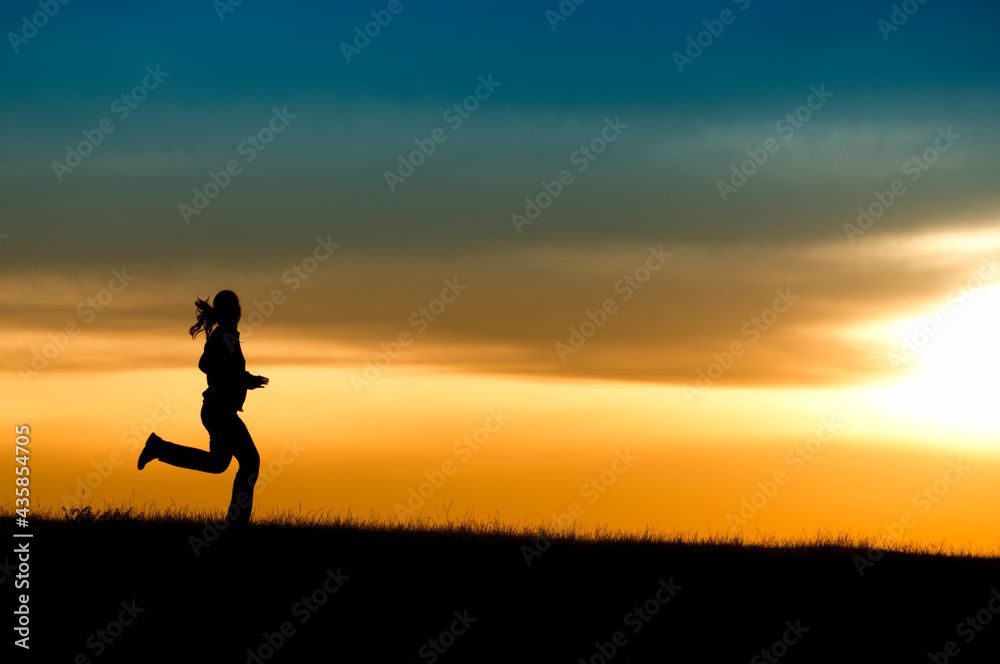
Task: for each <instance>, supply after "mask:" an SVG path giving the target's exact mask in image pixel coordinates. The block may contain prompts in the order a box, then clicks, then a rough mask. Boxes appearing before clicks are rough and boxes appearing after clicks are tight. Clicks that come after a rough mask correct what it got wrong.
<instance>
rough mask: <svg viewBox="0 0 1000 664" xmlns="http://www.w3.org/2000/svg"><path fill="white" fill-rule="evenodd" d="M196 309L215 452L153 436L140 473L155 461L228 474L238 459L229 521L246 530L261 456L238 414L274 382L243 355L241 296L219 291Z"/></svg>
mask: <svg viewBox="0 0 1000 664" xmlns="http://www.w3.org/2000/svg"><path fill="white" fill-rule="evenodd" d="M195 306H196V307H198V321H197V322H196V323H195V324H194V325H192V326H191V329H190V330H188V331H189V332H190V333H191V338H192V339H193V338H195V337H196V336H197V335H198V332H200V331H202V330H204V331H205V336H206V337H207V339H206V341H205V352H204V353H203V354H202V356H201V359H200V360H199V361H198V368H199V369H201V370H202V371H203V372H205V373H206V374H207V376H208V389H207V390H205V391H204V392H203V393H202V396H204V403H203V405H202V407H201V422H202V424H204V425H205V428H206V429H208V435H209V451H208V452H206V451H205V450H200V449H198V448H195V447H184V446H183V445H176V444H174V443H168V442H167V441H165V440H163V439H162V438H160V437H159V436H157V435H156V434H155V433H151V434H149V438H148V439H147V440H146V446H145V447H144V448H143V450H142V452H141V453H140V454H139V470H142V469H143V467H144V466H145V465H146V464H147V463H149V462H150V461H152V460H153V459H159V460H160V461H162V462H163V463H168V464H170V465H171V466H177V467H178V468H190V469H191V470H200V471H202V472H206V473H222V472H224V471H225V470H226V468H228V467H229V462H230V460H231V459H232V458H233V457H236V461H237V463H239V464H240V467H239V470H237V471H236V480H235V481H234V482H233V497H232V502H231V504H230V505H229V511H228V513H227V517H226V522H227V524H235V525H245V524H246V523H247V522H249V520H250V511H251V509H252V508H253V487H254V484H256V482H257V473H258V472H259V471H260V455H259V454H258V453H257V448H256V447H255V446H254V444H253V440H252V439H251V438H250V432H249V431H247V427H246V425H245V424H243V420H241V419H240V417H239V415H237V411H242V410H243V401H244V400H245V399H246V396H247V390H252V389H256V388H258V387H264V386H265V385H267V383H268V380H267V378H264V377H263V376H253V375H251V374H250V373H248V372H247V370H246V360H244V359H243V351H242V350H240V333H239V331H238V330H237V329H236V324H237V323H238V322H239V320H240V315H241V310H240V301H239V299H238V298H237V297H236V293H234V292H232V291H228V290H224V291H219V293H218V295H216V296H215V300H214V302H213V303H212V304H209V303H208V302H206V301H204V300H202V299H200V298H199V299H198V300H196V301H195Z"/></svg>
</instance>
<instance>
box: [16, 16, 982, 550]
mask: <svg viewBox="0 0 1000 664" xmlns="http://www.w3.org/2000/svg"><path fill="white" fill-rule="evenodd" d="M903 4H905V5H906V7H907V8H908V9H910V10H912V13H911V14H906V13H905V12H902V10H898V12H900V13H897V14H895V15H894V9H893V7H894V6H893V4H892V3H890V2H885V3H867V2H865V3H862V2H843V3H826V4H822V3H794V4H792V3H778V4H774V3H763V2H758V1H757V0H736V1H734V2H728V1H721V0H720V1H718V2H713V3H688V4H685V5H684V6H679V5H678V3H662V2H657V3H651V2H630V3H625V4H622V3H602V2H597V1H596V0H591V1H590V2H586V3H583V4H581V5H579V6H576V5H573V4H572V3H570V2H563V3H562V5H560V4H559V3H557V2H556V1H555V0H553V1H552V2H549V3H528V2H511V1H510V0H507V1H505V2H494V1H492V0H488V1H483V2H475V3H458V2H447V3H444V2H436V3H435V2H409V1H408V0H400V1H399V2H395V1H393V2H369V3H345V2H304V3H296V4H295V5H294V6H290V5H287V4H281V3H263V2H243V3H240V4H237V5H235V6H230V4H229V3H226V2H224V1H220V2H216V3H214V4H213V3H212V2H209V1H208V0H204V1H202V2H195V3H178V4H172V3H161V4H155V5H149V4H145V3H134V2H133V3H126V2H106V3H101V4H100V5H99V7H98V6H94V5H91V4H87V3H82V2H81V3H77V2H71V3H68V4H65V5H58V11H57V13H55V15H53V16H51V17H48V16H44V13H43V14H39V12H40V11H41V10H40V9H39V4H38V3H37V2H23V1H21V0H17V1H15V2H8V3H5V4H4V5H3V8H2V9H0V26H2V27H3V32H4V33H5V34H6V39H5V41H6V42H7V43H6V45H5V46H4V47H3V49H6V50H3V49H0V50H2V51H3V55H2V58H3V65H2V72H3V83H2V85H0V95H2V107H0V109H2V111H0V112H2V114H3V122H2V123H0V140H2V144H3V150H2V151H0V191H2V196H3V201H4V206H3V215H2V218H0V284H2V288H0V309H2V312H3V320H4V322H5V332H4V335H3V337H2V341H0V357H2V359H3V363H4V367H5V371H4V378H3V383H2V384H3V402H4V413H5V419H7V421H8V423H9V424H10V425H14V424H24V423H27V424H29V425H31V428H32V432H33V442H32V443H31V444H32V445H33V452H34V454H35V456H34V457H33V459H32V464H33V465H32V475H31V477H32V486H33V494H32V495H33V498H34V499H35V500H36V501H41V502H42V503H45V504H48V505H52V506H54V507H59V506H61V505H63V504H64V498H63V497H64V496H65V495H79V487H80V485H81V483H83V484H86V483H90V485H91V487H90V488H89V489H88V491H87V494H86V500H89V501H92V503H93V504H94V505H95V506H99V505H101V504H104V503H105V502H108V503H122V502H131V501H134V502H135V503H136V504H139V505H141V504H143V503H145V502H146V501H155V503H156V504H157V506H160V507H165V506H169V505H171V504H175V505H190V506H192V507H194V508H199V509H200V508H213V509H214V508H220V506H221V507H224V506H225V505H226V504H227V503H228V498H229V492H230V486H231V483H232V475H233V474H234V473H235V467H236V464H235V462H234V463H233V464H232V466H231V467H230V469H229V470H228V471H227V473H226V474H225V475H224V476H221V477H220V476H215V475H207V474H201V473H196V472H193V471H188V470H181V469H178V468H173V467H170V466H166V465H163V464H158V463H155V462H154V463H152V464H151V465H149V466H148V467H147V468H146V469H145V470H143V471H142V472H139V471H137V470H136V468H135V462H136V458H137V456H138V452H139V449H140V448H141V441H143V440H145V437H146V435H148V433H149V432H150V431H151V430H153V428H154V427H155V431H156V432H157V433H158V434H159V435H160V436H162V437H163V438H165V439H166V440H170V441H173V442H177V443H181V444H186V445H192V446H198V447H202V448H205V449H207V447H208V435H207V433H206V432H205V430H204V428H203V427H202V425H201V422H200V420H199V409H200V403H201V392H202V390H204V389H205V376H204V374H202V373H201V372H199V371H198V369H197V362H198V358H199V356H200V354H201V350H202V345H203V343H204V338H203V337H199V338H198V340H196V341H192V340H191V338H190V336H189V335H188V334H187V329H188V327H189V326H190V325H191V324H192V323H193V322H194V314H195V309H194V300H195V298H196V297H202V298H207V297H209V296H213V295H214V294H215V293H216V292H218V291H219V290H222V289H231V290H234V291H236V292H237V294H238V295H239V296H240V299H241V301H242V304H243V321H242V323H241V330H242V337H243V352H244V355H245V356H246V358H247V366H248V369H249V370H250V371H251V372H252V373H257V374H262V375H264V376H267V377H269V378H270V385H269V386H267V387H266V388H265V389H262V390H257V391H253V392H250V394H249V395H248V398H247V402H246V405H245V409H244V413H243V414H242V415H243V419H244V421H245V422H246V424H247V426H248V427H249V430H250V432H251V434H252V435H253V437H254V440H255V441H256V444H257V447H258V449H259V450H260V453H261V457H262V463H263V467H262V479H261V481H260V482H259V483H258V487H257V497H256V509H257V510H259V511H258V513H260V514H263V513H266V512H270V511H272V510H275V509H277V510H279V511H281V510H286V509H295V510H298V509H299V506H300V504H301V507H302V509H303V511H306V510H317V509H324V510H332V511H334V512H336V511H339V510H343V511H345V512H346V511H347V510H348V509H350V510H351V512H352V513H353V514H361V515H367V514H369V513H371V512H372V511H374V513H375V514H377V515H381V516H391V515H393V514H395V513H397V512H399V511H400V506H402V507H407V513H409V511H412V513H413V514H414V515H416V516H431V517H433V516H435V513H436V512H437V513H441V511H442V508H443V506H444V505H446V504H451V508H450V509H451V512H450V513H451V515H452V516H462V515H464V514H469V513H471V514H472V515H474V516H476V517H477V518H483V519H486V518H490V517H492V516H494V515H496V514H499V516H500V518H501V519H503V520H504V521H507V522H510V523H534V524H543V523H546V524H547V523H551V522H552V521H553V520H554V519H559V520H563V521H566V519H570V520H572V521H574V522H578V523H579V524H580V525H582V526H584V527H586V528H591V527H593V526H594V525H595V524H597V523H600V524H602V525H603V524H607V525H609V526H611V527H612V528H617V527H620V528H627V529H639V530H641V529H644V528H645V527H647V526H650V527H655V528H657V529H661V530H664V531H684V532H697V533H699V534H705V535H707V534H709V533H711V532H716V531H724V530H728V529H729V528H731V527H734V528H738V529H739V530H740V532H743V533H744V534H745V535H747V536H748V537H753V536H754V535H755V533H756V532H757V531H758V529H759V530H760V532H762V533H775V534H777V535H779V536H797V535H803V534H807V535H812V534H814V533H815V532H816V531H817V530H820V529H827V528H828V529H831V530H833V531H838V530H848V529H850V530H851V532H854V533H861V534H866V535H871V536H879V535H882V536H890V537H891V540H892V541H897V540H899V539H902V540H905V541H917V542H925V543H930V542H937V541H940V540H947V541H949V542H951V543H953V544H955V545H957V546H969V545H971V546H972V547H976V548H983V549H989V550H992V551H995V550H996V549H997V547H998V546H1000V534H998V531H997V530H996V514H995V509H996V505H997V500H998V495H1000V494H998V489H997V487H998V485H1000V414H998V413H1000V411H998V409H997V407H996V403H997V400H998V399H1000V381H998V379H997V377H998V376H1000V350H998V347H997V340H998V339H1000V262H998V260H1000V259H998V256H997V254H998V251H1000V216H998V214H1000V204H998V202H997V195H996V192H997V191H998V180H997V173H998V172H1000V155H998V151H997V149H996V148H997V144H998V143H997V142H998V139H1000V128H998V126H997V123H996V118H997V117H998V114H1000V86H998V75H997V70H996V63H997V62H1000V52H998V51H1000V44H998V42H997V40H996V38H995V31H996V25H997V19H998V18H1000V7H997V6H994V5H990V4H989V3H980V2H952V3H944V2H928V3H926V4H919V3H917V2H913V3H912V4H911V3H903ZM560 6H562V7H564V8H565V7H575V10H574V11H573V12H572V13H571V14H569V15H568V16H564V15H561V14H559V13H558V12H559V7H560ZM220 8H225V9H220ZM564 11H565V9H564ZM373 12H374V14H373ZM35 15H39V16H44V21H43V20H41V18H37V19H33V18H32V17H33V16H35ZM26 17H27V18H26ZM904 19H905V22H904ZM33 20H37V22H38V23H39V24H41V27H37V28H36V27H34V24H32V21H33ZM379 21H381V22H382V23H383V24H384V25H379V23H378V22H379ZM893 21H895V23H893ZM366 24H370V25H368V26H367V29H368V30H369V35H372V34H373V35H374V36H366V35H365V34H364V31H365V30H366ZM356 28H357V30H356ZM12 35H13V36H12ZM689 38H690V41H689ZM101 472H104V474H106V475H107V477H102V476H100V475H99V474H95V473H101ZM437 485H440V486H437ZM4 492H5V493H4V495H5V500H6V501H8V502H9V501H10V500H11V496H12V491H11V489H10V488H5V489H4ZM421 492H423V493H424V497H423V498H421V500H419V501H418V500H416V499H414V498H413V496H414V495H419V494H420V493H421ZM408 501H409V503H410V504H409V506H408V505H407V503H408ZM574 504H575V506H574ZM747 505H753V507H752V508H748V507H747ZM414 506H415V507H414ZM741 510H742V511H741ZM571 513H572V514H571ZM907 513H908V514H909V517H907V516H906V515H907ZM565 515H570V516H565ZM563 517H565V518H563ZM736 517H738V519H737V518H736ZM403 518H406V515H403ZM903 520H906V521H907V522H908V523H909V526H908V527H906V528H905V533H904V534H903V535H902V537H896V536H894V535H891V534H892V533H897V534H898V533H899V532H900V531H899V530H898V529H896V528H892V527H893V526H894V525H895V524H897V523H901V522H902V521H903ZM734 522H735V526H734V525H732V524H733V523H734ZM887 533H888V534H889V535H887Z"/></svg>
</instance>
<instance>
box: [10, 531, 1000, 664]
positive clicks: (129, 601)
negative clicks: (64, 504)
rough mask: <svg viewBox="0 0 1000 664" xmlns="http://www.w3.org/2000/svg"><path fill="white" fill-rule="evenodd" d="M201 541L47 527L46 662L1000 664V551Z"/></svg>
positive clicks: (39, 651)
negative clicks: (535, 549) (872, 555)
mask: <svg viewBox="0 0 1000 664" xmlns="http://www.w3.org/2000/svg"><path fill="white" fill-rule="evenodd" d="M11 521H12V520H11V519H4V524H3V526H2V527H0V535H2V536H3V540H4V541H5V542H8V543H12V542H15V543H16V542H18V541H20V540H15V539H14V538H12V537H11V525H12V524H11ZM202 529H203V525H201V524H198V523H193V522H187V523H185V522H176V521H159V522H157V521H128V520H119V521H97V522H80V523H73V522H67V521H48V522H46V521H37V520H36V521H33V522H32V525H31V528H30V532H32V533H33V534H34V537H33V538H32V539H31V540H30V542H31V543H30V552H31V553H30V591H29V592H30V609H29V610H30V620H31V622H30V625H31V637H30V644H31V650H30V653H31V656H32V660H29V661H38V662H46V663H49V662H52V663H55V662H79V663H80V664H83V663H84V662H94V663H97V664H104V663H107V662H136V663H140V662H178V663H180V662H220V663H222V662H379V663H383V662H400V663H405V662H427V663H429V664H433V663H435V662H441V663H443V664H451V663H453V662H579V661H580V660H581V659H582V660H583V661H584V662H592V663H594V664H598V663H600V662H615V663H617V662H623V663H624V662H777V661H780V662H782V663H784V662H938V663H941V664H943V663H944V662H958V663H959V664H967V663H971V662H998V661H1000V560H998V559H995V558H992V559H984V558H955V557H945V556H933V555H914V554H899V553H886V554H885V555H884V557H882V558H881V559H878V560H877V561H875V562H874V564H873V565H871V566H867V567H865V569H864V575H862V574H860V573H859V569H858V560H857V559H855V558H854V556H855V555H857V554H860V555H861V556H863V557H865V559H867V557H868V555H869V554H868V552H867V551H866V550H864V549H862V550H860V551H858V550H852V549H849V548H842V547H817V548H794V549H761V548H752V547H739V546H731V545H696V544H680V543H659V544H655V543H638V542H614V541H605V542H584V541H578V540H577V541H574V540H569V539H560V540H553V541H552V542H551V547H550V548H548V549H547V550H545V551H544V552H543V553H542V554H541V555H540V556H538V557H534V558H533V559H532V564H531V565H530V566H529V565H528V564H527V563H526V561H525V555H524V551H523V550H522V546H524V545H533V544H534V542H532V540H531V538H530V537H528V536H521V537H518V536H510V535H508V536H503V535H489V536H487V535H483V534H475V533H461V532H451V533H442V532H414V531H412V530H410V531H407V530H384V529H362V528H348V527H343V526H339V527H301V526H299V527H295V526H257V527H253V528H251V530H250V531H249V532H248V533H246V535H245V536H240V537H236V536H235V535H233V534H229V535H230V536H229V537H227V536H226V534H223V536H222V537H221V538H220V539H218V540H216V541H214V542H213V543H211V544H210V545H208V546H207V547H205V548H201V549H200V551H199V555H198V556H195V554H194V552H193V549H192V546H191V545H190V543H189V537H190V536H192V535H200V534H202ZM19 532H20V531H19ZM542 546H543V547H544V543H543V544H542ZM5 549H6V550H5V551H3V552H0V561H3V560H4V559H5V558H6V559H9V558H10V557H11V551H13V549H14V544H8V545H5ZM15 564H16V563H15ZM14 575H16V570H15V571H14V572H13V574H12V573H11V570H10V568H9V567H8V568H5V569H4V570H3V571H0V578H3V579H4V580H3V594H4V597H5V606H15V607H16V605H15V604H14V601H15V599H16V597H13V595H14V594H15V593H14V591H13V589H12V587H11V586H12V582H13V581H14V578H15V577H14ZM20 592H23V591H17V593H20ZM12 610H13V609H11V610H8V611H5V612H4V614H5V616H6V618H5V620H6V621H7V623H8V625H5V628H4V630H3V631H4V633H5V634H6V635H8V637H7V638H8V639H10V641H13V639H14V638H16V637H15V636H12V633H13V632H12V629H11V628H12V627H13V626H14V620H15V619H16V616H12V613H11V611H12ZM970 621H971V622H970ZM949 642H950V643H951V646H950V653H951V654H946V653H947V652H948V650H946V648H949ZM5 646H6V647H7V652H8V653H9V652H11V651H12V650H13V651H14V652H15V655H14V658H13V661H22V656H23V654H24V651H23V650H21V649H19V648H12V647H11V645H10V643H8V644H5ZM762 651H763V652H762ZM928 653H934V658H932V657H930V656H929V655H928ZM755 656H756V659H755ZM3 659H4V661H10V660H8V659H7V657H4V658H3Z"/></svg>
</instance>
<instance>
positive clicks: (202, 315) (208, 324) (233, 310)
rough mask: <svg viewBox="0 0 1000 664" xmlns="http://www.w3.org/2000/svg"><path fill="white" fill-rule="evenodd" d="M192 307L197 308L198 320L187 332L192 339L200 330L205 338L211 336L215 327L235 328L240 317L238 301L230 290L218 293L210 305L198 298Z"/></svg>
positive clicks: (240, 311)
mask: <svg viewBox="0 0 1000 664" xmlns="http://www.w3.org/2000/svg"><path fill="white" fill-rule="evenodd" d="M194 306H195V307H197V308H198V320H197V322H196V323H195V324H194V325H192V326H191V328H190V329H189V330H188V332H190V333H191V338H192V339H193V338H194V337H196V336H198V333H199V332H201V331H202V330H204V331H205V336H206V337H208V336H211V335H212V330H214V329H215V326H216V325H221V326H222V327H226V328H228V327H236V323H238V322H239V320H240V316H241V315H242V310H241V309H240V299H239V298H238V297H236V293H234V292H233V291H230V290H223V291H219V292H218V293H217V294H216V295H215V298H214V299H213V300H212V304H209V303H208V302H206V301H205V300H203V299H201V298H198V299H196V300H195V302H194Z"/></svg>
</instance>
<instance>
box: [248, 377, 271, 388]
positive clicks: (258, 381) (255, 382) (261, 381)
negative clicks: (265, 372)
mask: <svg viewBox="0 0 1000 664" xmlns="http://www.w3.org/2000/svg"><path fill="white" fill-rule="evenodd" d="M269 382H270V381H269V380H268V379H267V378H264V377H263V376H250V384H249V385H248V387H249V388H250V389H251V390H256V389H257V388H258V387H264V386H265V385H267V384H268V383H269Z"/></svg>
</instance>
